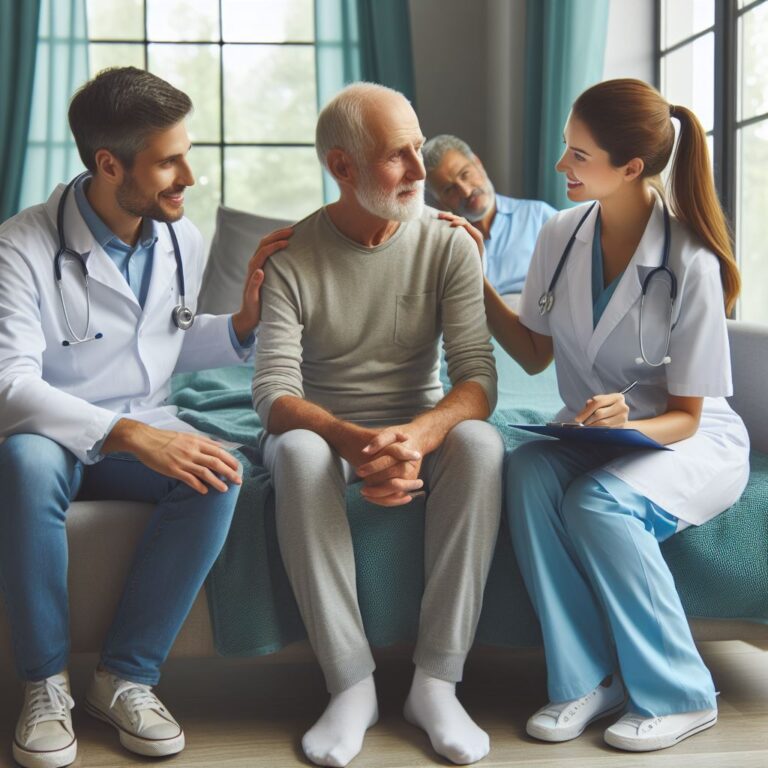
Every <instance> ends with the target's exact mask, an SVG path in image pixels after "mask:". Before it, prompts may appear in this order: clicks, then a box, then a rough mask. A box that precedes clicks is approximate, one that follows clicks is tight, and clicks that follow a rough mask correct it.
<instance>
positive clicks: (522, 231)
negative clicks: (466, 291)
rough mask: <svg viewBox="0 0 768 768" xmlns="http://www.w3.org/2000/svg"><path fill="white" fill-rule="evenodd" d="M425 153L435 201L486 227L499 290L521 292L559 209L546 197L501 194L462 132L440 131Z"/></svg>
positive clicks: (490, 268)
mask: <svg viewBox="0 0 768 768" xmlns="http://www.w3.org/2000/svg"><path fill="white" fill-rule="evenodd" d="M422 152H423V156H424V166H425V168H426V170H427V185H428V190H429V192H430V193H431V194H432V197H433V201H431V202H433V203H434V204H436V205H437V207H438V208H441V209H442V210H445V211H450V212H451V213H455V214H457V215H459V216H463V217H464V218H465V219H467V220H468V221H471V222H472V224H474V225H475V226H476V227H477V228H478V229H479V230H480V232H482V234H483V239H484V240H485V259H484V270H485V276H486V277H487V278H488V280H489V282H490V283H491V285H493V287H494V288H495V289H496V290H497V291H498V292H499V293H502V294H503V293H520V292H521V291H522V290H523V284H524V283H525V276H526V274H527V273H528V265H529V264H530V263H531V256H532V255H533V248H534V246H535V245H536V238H537V237H538V236H539V230H540V229H541V228H542V226H543V225H544V222H545V221H547V219H548V218H549V217H550V216H552V215H553V214H554V213H555V212H556V211H555V209H554V208H553V207H552V206H551V205H548V204H547V203H545V202H543V201H542V200H516V199H514V198H512V197H504V195H497V194H495V191H494V188H493V184H492V183H491V181H490V179H489V178H488V175H487V174H486V172H485V168H483V164H482V163H481V162H480V160H479V159H478V157H477V155H475V154H474V152H472V149H471V148H470V147H469V145H468V144H467V143H466V142H464V141H462V140H461V139H459V138H457V137H456V136H450V135H448V134H441V135H440V136H435V137H434V138H432V139H430V140H429V141H428V142H427V143H426V144H425V145H424V148H423V150H422Z"/></svg>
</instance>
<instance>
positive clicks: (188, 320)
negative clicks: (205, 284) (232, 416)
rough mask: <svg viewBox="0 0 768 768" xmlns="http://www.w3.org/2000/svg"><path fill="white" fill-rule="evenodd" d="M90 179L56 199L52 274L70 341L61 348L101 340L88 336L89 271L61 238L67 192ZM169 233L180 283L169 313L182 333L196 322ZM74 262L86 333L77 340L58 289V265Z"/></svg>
mask: <svg viewBox="0 0 768 768" xmlns="http://www.w3.org/2000/svg"><path fill="white" fill-rule="evenodd" d="M87 176H90V172H89V171H84V172H83V173H81V174H80V175H79V176H76V177H75V178H74V179H72V181H70V182H69V184H67V186H66V187H65V189H64V191H63V192H62V193H61V198H60V199H59V207H58V209H57V210H56V230H57V233H58V237H59V249H58V250H57V251H56V255H55V256H54V257H53V274H54V277H55V279H56V286H57V287H58V289H59V298H60V299H61V309H62V312H63V313H64V322H65V323H66V324H67V330H68V331H69V333H70V336H71V337H72V339H71V340H67V339H64V340H63V341H62V342H61V344H62V346H64V347H71V346H74V345H76V344H83V343H85V342H86V341H96V340H97V339H101V338H103V336H104V334H103V333H95V334H93V336H91V335H90V330H91V294H90V291H89V288H88V267H87V266H86V264H85V258H84V257H83V254H82V253H78V252H77V251H73V250H72V249H71V248H70V247H69V246H67V241H66V238H65V236H64V206H65V204H66V200H67V195H68V194H69V190H70V189H72V187H73V186H74V185H75V184H77V183H78V182H79V181H81V180H82V179H84V178H86V177H87ZM166 226H167V227H168V232H169V233H170V235H171V242H172V243H173V255H174V257H175V259H176V277H177V279H178V282H179V304H177V305H176V306H175V307H174V308H173V309H172V310H171V319H172V320H173V323H174V325H175V326H176V327H177V328H178V329H179V330H182V331H186V330H187V329H188V328H190V327H191V326H192V323H194V322H195V315H194V312H192V310H191V309H190V308H189V307H188V306H187V305H186V302H185V299H184V294H185V290H184V265H183V264H182V261H181V252H180V251H179V241H178V240H177V239H176V233H175V232H174V231H173V227H172V226H171V225H170V224H169V223H167V222H166ZM67 256H69V257H71V258H73V259H74V260H75V261H76V262H77V263H78V264H79V265H80V269H81V270H82V273H83V280H84V283H85V333H84V334H83V335H82V336H79V335H78V334H77V333H76V332H75V329H74V328H73V327H72V323H71V321H70V319H69V313H68V312H67V303H66V301H65V300H64V290H63V288H62V286H61V262H62V259H64V258H65V257H67Z"/></svg>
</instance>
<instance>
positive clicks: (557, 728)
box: [525, 675, 625, 741]
mask: <svg viewBox="0 0 768 768" xmlns="http://www.w3.org/2000/svg"><path fill="white" fill-rule="evenodd" d="M624 699H625V695H624V686H623V684H622V682H621V679H620V678H619V676H618V675H614V676H613V680H612V681H611V684H610V685H609V686H603V685H598V686H597V688H595V689H594V690H593V691H590V692H589V693H588V694H587V695H586V696H582V697H581V698H580V699H574V700H573V701H564V702H560V703H559V704H553V703H552V702H550V703H549V704H547V705H546V706H545V707H542V708H541V709H540V710H539V711H538V712H536V714H535V715H533V716H532V717H530V718H529V719H528V722H527V723H526V724H525V731H526V733H527V734H528V735H529V736H533V738H534V739H540V740H541V741H570V740H571V739H575V738H576V737H577V736H580V735H581V734H582V733H583V732H584V729H585V728H586V727H587V726H588V725H589V724H590V723H592V722H594V721H595V720H599V719H600V718H601V717H606V716H607V715H612V714H614V713H615V712H618V711H619V710H620V709H621V708H622V707H623V706H624Z"/></svg>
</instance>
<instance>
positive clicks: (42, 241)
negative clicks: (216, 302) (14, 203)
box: [0, 185, 241, 463]
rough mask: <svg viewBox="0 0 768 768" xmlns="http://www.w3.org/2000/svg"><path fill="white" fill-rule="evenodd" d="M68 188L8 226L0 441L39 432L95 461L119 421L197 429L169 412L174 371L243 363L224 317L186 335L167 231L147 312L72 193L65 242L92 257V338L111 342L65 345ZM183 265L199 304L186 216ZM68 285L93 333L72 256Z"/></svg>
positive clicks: (192, 301)
mask: <svg viewBox="0 0 768 768" xmlns="http://www.w3.org/2000/svg"><path fill="white" fill-rule="evenodd" d="M63 189H64V186H63V185H60V186H59V187H58V188H57V189H56V190H54V192H53V194H52V195H51V197H50V198H49V199H48V202H47V203H45V204H43V205H36V206H33V207H31V208H28V209H26V210H24V211H22V212H21V213H19V214H18V215H16V216H14V217H13V218H12V219H9V220H8V221H7V222H5V223H4V224H3V225H2V226H0V439H2V438H4V437H7V436H9V435H12V434H18V433H34V434H39V435H43V436H45V437H48V438H50V439H51V440H55V441H56V442H57V443H59V444H60V445H62V446H64V447H65V448H67V449H69V450H70V451H71V452H72V453H74V454H75V456H77V458H78V459H80V460H81V461H83V462H85V463H93V461H94V458H95V457H94V456H93V455H89V453H90V452H91V449H92V448H93V447H94V446H95V445H96V444H97V443H98V442H99V441H100V440H101V439H102V438H103V437H104V436H105V434H106V432H107V430H108V429H109V427H110V425H111V424H112V421H113V419H114V417H115V415H116V414H121V415H124V416H127V417H130V418H131V419H135V420H137V421H142V422H144V423H147V424H151V425H153V426H156V427H161V428H164V429H175V430H184V431H193V430H192V429H191V427H189V426H188V425H186V424H184V422H182V421H180V420H179V419H178V418H177V417H176V411H177V409H176V408H175V407H173V406H169V405H166V404H165V401H166V398H167V397H168V394H169V392H170V377H171V374H172V373H174V372H175V371H193V370H200V369H203V368H212V367H216V366H223V365H231V364H234V363H238V362H241V357H240V355H239V354H238V353H237V352H236V351H235V350H234V348H233V347H232V343H231V341H230V337H229V329H228V318H227V316H214V315H199V316H198V317H197V318H196V319H195V322H194V325H193V326H192V327H191V328H190V329H189V330H187V331H181V330H179V329H178V328H176V326H175V325H174V324H173V321H172V319H171V310H172V308H173V307H174V306H176V305H177V304H178V302H179V286H178V280H177V277H176V271H177V268H176V260H175V258H174V255H173V245H172V243H171V238H170V235H169V233H168V229H167V227H166V226H165V225H164V224H163V225H160V226H158V241H157V243H156V244H155V250H154V258H153V263H152V277H151V281H150V286H149V292H148V295H147V298H146V301H145V306H144V308H143V309H142V307H141V305H140V304H139V303H138V301H137V299H136V297H135V296H134V295H133V292H132V291H131V289H130V287H129V285H128V283H127V282H126V280H125V278H124V277H123V276H122V275H121V274H120V272H119V270H118V269H117V267H116V266H115V264H114V262H113V261H112V260H111V259H110V258H109V256H108V255H107V254H106V253H105V252H104V250H103V249H102V248H101V247H100V246H99V245H98V244H97V243H96V242H95V240H94V238H93V236H92V235H91V232H90V230H89V229H88V226H87V225H86V223H85V221H84V220H83V218H82V216H81V215H80V211H79V210H78V207H77V203H76V202H75V199H74V194H72V193H71V192H70V194H69V195H68V196H67V200H66V206H65V217H64V227H65V232H66V237H67V244H68V246H69V247H70V248H72V249H73V250H75V251H78V252H79V253H88V256H87V258H86V263H87V266H88V272H89V275H90V302H91V334H93V333H96V332H99V333H102V334H103V338H102V339H99V340H97V341H89V342H87V343H84V344H76V345H72V346H68V347H65V346H63V345H62V341H63V340H64V339H67V340H70V341H71V335H70V333H69V331H68V329H67V326H66V323H65V321H64V316H63V313H62V308H61V301H60V298H59V294H58V289H57V286H56V281H55V279H54V273H53V259H54V255H55V253H56V250H57V248H58V245H57V236H56V210H57V205H58V201H59V198H60V196H61V193H62V191H63ZM173 226H174V231H175V232H176V235H177V237H178V240H179V250H180V253H181V258H182V263H183V265H184V277H185V283H186V292H187V296H186V301H187V304H188V305H189V306H190V307H192V308H193V309H194V308H195V306H196V303H197V295H198V293H199V289H200V283H201V281H202V274H203V260H204V259H203V242H202V237H201V235H200V233H199V232H198V231H197V229H196V228H195V227H194V226H193V225H192V224H191V223H190V222H189V221H188V220H187V219H182V220H181V221H179V222H177V223H175V224H174V225H173ZM63 286H64V291H65V297H66V299H67V311H68V312H69V315H70V320H71V322H72V327H73V328H74V330H75V331H76V332H77V333H78V334H80V335H82V334H83V330H84V328H85V307H86V301H85V290H84V281H83V275H82V270H81V269H80V267H79V266H78V265H77V263H76V262H75V261H74V260H73V259H71V258H69V259H66V262H65V266H63Z"/></svg>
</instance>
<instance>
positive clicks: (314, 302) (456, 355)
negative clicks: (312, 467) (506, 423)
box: [252, 208, 496, 427]
mask: <svg viewBox="0 0 768 768" xmlns="http://www.w3.org/2000/svg"><path fill="white" fill-rule="evenodd" d="M435 217H436V212H435V211H434V210H433V209H432V208H425V211H424V213H423V215H422V216H421V218H420V219H418V220H414V221H409V222H405V223H402V224H401V225H400V227H399V228H398V230H397V232H396V233H395V234H394V235H393V236H392V237H391V238H390V239H389V240H387V241H386V242H385V243H382V244H381V245H378V246H375V247H373V248H367V247H365V246H363V245H360V244H359V243H356V242H354V241H352V240H350V239H349V238H347V237H345V236H344V235H343V234H341V232H339V230H338V229H336V227H335V226H334V225H333V223H332V222H331V220H330V218H329V216H328V214H327V213H326V211H325V209H320V210H319V211H316V212H315V213H313V214H312V215H311V216H309V217H308V218H306V219H304V220H303V221H301V222H299V224H297V225H296V228H295V230H294V233H293V236H292V237H291V240H290V244H289V246H288V248H287V249H286V250H285V251H280V252H279V253H277V254H275V255H274V256H272V257H271V258H270V259H269V261H268V262H267V264H266V266H265V269H264V272H265V279H264V285H263V287H262V293H261V299H262V315H261V323H260V325H259V334H258V347H257V350H256V363H255V374H254V377H253V386H252V392H253V404H254V407H255V408H256V410H257V411H258V414H259V417H260V418H261V423H262V424H263V425H264V426H265V427H266V426H267V425H268V424H269V413H270V409H271V408H272V404H273V403H274V402H275V400H277V399H278V398H279V397H282V396H284V395H294V396H296V397H301V398H305V399H306V400H309V401H310V402H313V403H316V404H317V405H320V406H322V407H323V408H325V409H327V410H328V411H330V412H331V413H333V414H334V415H335V416H336V417H337V418H340V419H344V420H347V421H352V422H355V423H358V424H364V425H369V426H370V425H382V424H396V423H400V422H407V421H409V420H410V419H412V418H413V417H414V416H416V415H417V414H419V413H421V412H423V411H426V410H429V409H430V408H432V407H433V406H434V405H435V404H436V403H437V402H438V401H439V400H440V399H441V398H442V397H443V394H444V393H443V388H442V385H441V383H440V359H439V348H438V344H439V341H440V336H441V334H442V338H443V346H444V349H445V358H446V361H447V364H448V375H449V377H450V380H451V382H452V383H453V385H454V386H455V385H456V384H458V383H460V382H465V381H475V382H477V383H478V384H479V385H480V386H482V388H483V390H484V391H485V394H486V397H487V398H488V405H489V407H490V409H491V410H493V408H494V406H495V404H496V367H495V364H494V359H493V352H492V346H491V343H490V335H489V332H488V327H487V324H486V319H485V308H484V304H483V279H482V268H481V264H480V259H479V258H478V254H477V250H476V247H475V244H474V243H473V242H472V239H471V238H470V237H469V235H468V234H467V233H466V232H465V231H464V230H462V229H458V228H457V229H452V228H451V227H450V226H449V225H448V223H447V222H444V221H438V220H437V219H436V218H435Z"/></svg>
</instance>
